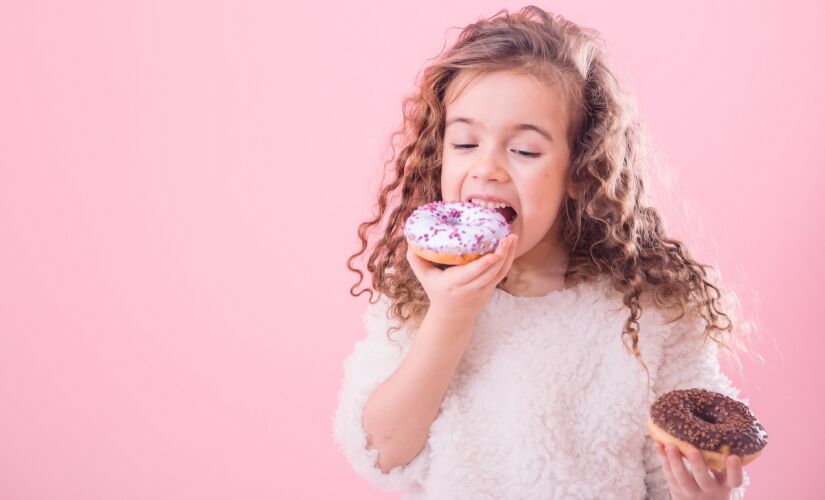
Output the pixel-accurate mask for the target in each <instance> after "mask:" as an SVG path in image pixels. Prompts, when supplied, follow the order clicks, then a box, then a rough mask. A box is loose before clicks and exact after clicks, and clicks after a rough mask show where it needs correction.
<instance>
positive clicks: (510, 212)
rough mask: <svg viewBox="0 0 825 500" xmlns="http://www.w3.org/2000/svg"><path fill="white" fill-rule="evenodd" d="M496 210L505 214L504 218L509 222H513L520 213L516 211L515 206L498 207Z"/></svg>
mask: <svg viewBox="0 0 825 500" xmlns="http://www.w3.org/2000/svg"><path fill="white" fill-rule="evenodd" d="M496 211H497V212H498V213H500V214H501V215H503V216H504V219H505V220H507V224H512V223H513V221H514V220H516V217H517V216H518V213H516V211H515V210H514V209H513V207H503V208H497V209H496Z"/></svg>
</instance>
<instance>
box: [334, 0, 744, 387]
mask: <svg viewBox="0 0 825 500" xmlns="http://www.w3.org/2000/svg"><path fill="white" fill-rule="evenodd" d="M499 70H512V71H517V72H527V73H529V74H532V75H534V76H536V77H538V78H540V79H541V81H546V82H548V83H551V84H553V85H555V86H556V87H555V88H557V89H558V90H559V93H560V94H561V95H562V96H563V98H564V105H565V111H566V112H567V116H568V119H569V126H568V130H569V131H570V133H569V134H568V142H569V146H570V151H571V156H570V165H569V168H568V170H567V174H566V175H567V181H568V183H570V184H571V186H572V188H573V189H574V191H575V193H576V195H575V196H573V197H569V196H568V197H567V198H566V199H565V200H564V203H563V207H562V211H561V212H560V214H559V216H560V217H563V227H562V242H563V245H564V248H565V250H566V252H567V254H568V267H567V270H566V272H565V275H564V279H565V283H566V285H567V286H572V285H575V284H576V283H580V282H583V281H589V280H592V279H594V278H597V277H602V276H609V278H610V285H611V286H612V288H613V289H615V290H616V291H618V292H619V294H620V295H622V296H623V305H624V306H625V307H627V309H629V315H628V317H627V320H626V321H625V323H624V328H623V330H622V341H623V344H624V347H625V348H626V349H628V350H629V351H630V352H631V353H632V354H633V355H634V356H635V357H636V358H637V359H638V361H639V362H640V363H641V364H642V367H643V368H644V370H645V372H646V373H647V374H648V386H649V381H650V378H649V371H648V368H647V366H646V365H645V363H644V361H642V359H641V355H640V353H639V349H638V343H639V318H640V317H641V314H642V309H643V306H646V305H655V306H656V307H658V308H661V309H662V310H666V311H670V312H673V313H674V314H675V311H677V310H678V314H675V315H674V314H668V315H667V316H666V317H667V318H669V319H670V321H669V322H672V321H676V320H679V319H681V318H682V317H683V316H684V315H685V313H686V312H688V311H691V312H693V313H694V314H700V315H701V316H702V318H704V323H705V331H704V334H705V336H706V339H707V338H711V339H712V340H713V341H715V342H716V343H717V344H720V345H722V346H723V347H725V348H727V349H728V350H730V348H729V346H728V345H727V343H726V342H725V340H724V338H723V337H724V336H725V334H726V333H727V334H730V335H732V330H733V321H732V319H731V318H732V315H729V314H728V313H726V312H724V310H723V309H724V307H723V303H722V300H721V297H722V295H721V292H720V288H719V287H717V286H716V285H715V284H714V283H713V281H714V280H713V278H711V277H709V276H708V270H711V271H712V270H713V268H712V267H711V266H708V265H703V264H700V263H698V262H697V261H696V260H695V259H693V258H692V257H691V255H690V253H689V252H688V250H687V249H686V248H685V246H684V244H683V243H682V242H681V241H679V240H676V239H673V238H670V237H668V236H667V235H666V233H665V230H664V226H663V221H662V218H661V216H660V215H659V213H658V212H657V210H656V209H654V208H652V207H651V206H648V205H649V203H648V202H647V197H646V196H645V190H644V182H643V179H642V168H643V166H644V163H645V161H646V159H647V157H646V153H647V152H648V150H649V149H650V147H649V142H648V140H647V137H646V135H645V133H644V131H643V130H642V128H641V126H640V124H639V121H638V119H637V112H636V109H635V105H634V103H633V101H632V100H631V99H630V98H629V97H628V96H627V95H626V94H625V92H624V91H623V90H622V89H621V88H620V86H619V84H618V81H617V78H616V77H615V76H614V74H613V73H612V72H611V70H610V69H609V68H608V66H607V62H606V54H605V49H604V46H603V42H602V41H601V38H600V34H599V33H598V32H596V31H594V30H591V29H588V28H582V27H580V26H578V25H577V24H575V23H573V22H571V21H568V20H566V19H564V18H563V17H561V16H559V15H553V14H550V13H548V12H546V11H544V10H542V9H540V8H538V7H536V6H533V5H530V6H527V7H524V8H522V9H521V10H520V11H518V12H517V13H512V14H511V13H509V12H508V11H507V10H506V9H503V10H501V11H499V12H498V13H496V14H495V15H493V16H491V17H489V18H487V19H483V18H482V19H480V20H479V21H477V22H475V23H472V24H469V25H468V26H466V27H465V28H464V29H463V30H462V31H461V33H460V34H459V36H458V39H457V40H456V42H455V43H454V45H453V46H452V47H451V48H450V49H449V50H447V51H446V52H444V51H443V49H442V53H441V54H439V57H437V58H435V60H434V61H433V62H432V64H430V65H428V66H427V67H426V68H425V69H424V71H423V78H422V79H421V80H420V82H418V83H417V85H416V86H417V89H416V92H414V93H412V94H410V95H408V96H406V97H405V98H404V100H403V103H402V109H403V115H404V120H403V124H402V127H401V128H400V129H399V130H397V131H395V132H394V133H393V134H392V136H391V141H390V142H391V147H392V158H391V159H390V160H389V161H387V163H386V164H385V167H386V166H387V165H389V164H391V163H393V162H394V165H395V168H394V177H393V178H392V179H391V180H390V181H389V182H386V177H387V173H388V171H389V168H385V169H384V173H383V175H382V179H381V186H382V187H380V189H379V194H378V201H377V204H376V206H374V216H373V218H371V219H370V220H367V221H366V222H363V223H361V224H360V225H359V227H358V237H359V239H360V241H361V248H360V250H359V251H358V252H356V253H355V254H353V255H351V256H350V257H349V258H348V260H347V267H348V268H349V270H351V271H353V272H355V273H357V274H358V276H359V279H358V281H357V282H356V283H355V285H353V286H352V287H351V289H350V293H351V294H352V295H353V296H359V295H361V294H362V293H364V292H365V291H369V293H370V302H371V303H374V301H373V294H372V290H371V289H369V288H364V289H361V290H360V291H358V293H356V292H355V289H356V288H357V287H358V286H359V285H361V283H362V281H363V279H364V274H363V273H362V271H361V270H359V269H357V268H355V267H353V265H352V263H353V260H354V259H356V258H358V257H360V256H361V255H363V254H364V253H365V252H366V251H367V248H368V247H371V253H370V254H369V259H368V260H367V264H366V268H367V271H368V272H369V273H370V275H371V276H372V288H373V289H374V290H376V291H378V292H380V293H382V294H385V295H386V296H387V297H388V298H389V299H390V300H391V303H392V305H391V307H390V312H391V314H392V316H393V317H394V318H396V319H397V320H400V321H402V322H407V321H411V322H412V323H413V324H415V325H417V326H420V324H421V321H422V320H423V317H424V315H425V314H426V311H427V308H428V305H429V302H428V298H427V295H426V293H425V292H424V289H423V287H422V286H421V284H420V283H419V282H418V280H417V278H416V276H415V274H414V273H413V272H412V270H411V268H410V266H409V263H408V262H407V260H406V249H407V248H406V240H405V238H404V234H403V222H404V221H405V220H406V218H407V216H409V215H410V213H411V212H412V211H413V210H414V209H415V208H417V207H418V206H419V205H422V204H425V203H429V202H432V201H438V200H441V191H440V178H441V155H442V147H443V142H442V140H443V135H444V117H445V113H446V103H448V102H450V96H451V95H453V94H454V92H453V91H452V90H450V91H449V92H448V86H449V84H450V83H451V82H453V81H454V80H456V76H457V75H458V74H459V72H465V73H466V74H471V75H482V74H486V73H490V72H493V71H499ZM459 92H460V91H459ZM397 138H400V139H401V144H400V145H399V146H400V153H398V155H397V157H396V154H395V151H396V145H395V139H397ZM385 218H386V220H384V219H385ZM382 221H383V222H384V223H383V224H382ZM375 233H381V234H380V237H379V238H378V240H377V241H376V242H374V244H373V245H369V243H370V242H371V240H372V238H371V236H372V235H373V234H375ZM376 300H377V299H376ZM395 329H396V330H397V329H398V328H395ZM391 330H392V329H391ZM388 336H389V333H388ZM628 340H629V342H630V346H629V347H628V342H627V341H628Z"/></svg>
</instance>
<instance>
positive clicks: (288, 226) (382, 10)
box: [0, 0, 825, 500]
mask: <svg viewBox="0 0 825 500" xmlns="http://www.w3.org/2000/svg"><path fill="white" fill-rule="evenodd" d="M69 4H70V2H31V1H23V0H20V1H6V2H4V3H3V7H2V9H0V68H2V75H0V342H1V344H0V404H1V405H2V410H0V498H2V499H4V500H5V499H15V500H27V499H38V500H39V499H43V500H46V499H57V498H60V499H65V500H74V499H90V498H116V499H145V498H160V499H230V498H232V499H234V498H245V499H264V498H359V499H369V498H396V497H397V495H392V494H386V493H381V492H376V491H373V490H372V489H371V488H370V487H369V486H368V485H367V484H366V483H364V482H363V481H362V480H361V479H360V478H358V477H357V476H355V475H354V473H353V472H352V471H351V469H350V468H349V465H348V463H347V462H345V460H344V458H343V456H342V455H341V454H340V453H339V452H338V450H337V449H336V448H335V446H334V444H333V442H332V438H331V415H332V412H333V410H334V409H335V406H336V404H337V401H336V396H337V390H338V387H339V384H340V377H341V375H342V367H341V362H342V360H343V358H344V357H345V356H347V355H348V354H349V352H350V351H351V349H352V345H353V342H354V341H355V340H357V339H360V338H361V337H362V336H363V335H364V332H363V331H362V329H361V323H360V314H361V312H362V311H363V309H364V307H365V306H366V299H365V297H364V296H362V297H359V298H358V299H353V298H351V297H350V296H349V293H348V290H349V286H350V285H351V284H352V283H353V281H354V275H353V274H351V273H349V272H348V271H347V270H346V268H345V265H344V264H345V260H346V257H347V256H348V255H349V254H351V253H352V252H353V251H354V250H355V249H356V241H355V229H356V225H357V223H358V222H360V221H361V220H362V219H363V218H364V217H365V216H366V215H367V214H368V213H369V210H370V208H371V203H372V199H371V192H372V190H373V189H375V187H376V184H377V181H378V177H377V169H378V168H379V167H380V165H381V162H382V160H383V159H384V154H385V145H386V139H387V137H388V136H389V134H390V133H391V132H392V130H394V129H395V127H396V126H397V125H398V124H399V120H400V116H401V115H400V112H401V109H400V102H401V98H402V97H403V95H405V94H406V93H408V92H410V91H412V89H413V83H414V79H415V77H416V75H417V74H418V72H419V71H420V70H421V69H422V68H423V66H424V64H425V60H426V59H427V58H430V57H433V56H435V55H436V54H437V53H438V51H439V50H440V49H441V47H442V45H443V43H444V40H445V36H446V37H448V38H449V39H452V37H453V36H454V35H455V34H457V32H458V30H457V29H452V30H450V29H449V28H450V27H451V26H456V27H459V26H463V25H466V24H467V23H470V22H472V21H474V20H476V19H477V18H478V17H479V16H482V15H483V16H487V15H491V14H493V13H494V12H495V11H497V10H498V9H499V8H502V7H508V8H511V9H517V8H519V7H521V6H522V5H523V4H518V3H509V2H505V3H501V2H489V1H479V0H472V1H468V0H465V1H461V2H452V3H450V4H449V5H446V6H445V5H444V4H443V3H442V2H436V1H425V2H416V4H415V5H409V4H408V3H406V2H405V3H400V2H399V3H397V4H395V5H388V4H386V3H384V2H378V1H375V2H369V3H367V2H361V3H355V4H354V3H352V2H326V3H323V4H319V5H315V4H312V3H306V4H304V5H300V4H299V3H292V4H291V5H288V6H282V5H278V3H277V2H271V1H256V2H239V1H232V2H229V1H225V2H222V3H217V2H196V1H174V2H172V1H168V0H167V1H140V2H137V1H136V2H103V1H100V2H72V4H73V5H69ZM542 6H543V7H545V8H549V9H553V10H555V11H558V12H560V13H561V14H563V15H565V16H566V17H568V18H570V19H571V20H573V21H576V22H579V23H581V24H583V25H585V26H589V27H593V28H596V29H598V30H600V31H601V32H602V33H603V35H604V38H605V39H606V40H607V43H608V50H609V53H610V55H611V57H612V60H613V64H614V67H615V68H616V70H617V73H618V74H619V75H620V77H621V78H622V79H623V82H624V83H625V85H626V86H627V87H628V88H629V89H630V91H631V92H632V93H633V94H634V95H636V96H637V99H638V101H639V103H640V110H641V112H642V118H643V120H644V121H645V124H646V125H647V126H648V128H649V130H650V131H651V134H652V135H653V137H654V140H655V141H656V145H657V146H658V147H659V155H660V157H661V158H662V159H663V160H664V161H665V162H666V163H667V164H669V165H670V166H671V167H672V169H673V171H674V172H675V173H674V176H678V177H677V178H678V191H677V192H678V193H679V194H680V196H681V198H678V199H676V200H671V201H672V203H669V204H668V205H662V207H661V210H662V211H663V212H664V214H665V217H666V221H667V222H668V226H667V227H668V230H669V232H670V233H671V234H673V235H674V236H677V237H682V238H686V239H688V241H689V244H690V247H689V248H690V249H691V251H692V253H693V254H694V255H695V256H697V257H698V258H699V259H700V260H703V261H706V262H709V263H712V264H714V265H716V266H717V267H719V268H720V269H721V271H722V275H723V277H724V278H725V282H726V283H727V284H729V285H730V286H733V287H734V288H735V290H737V291H738V292H739V293H740V295H741V298H742V301H743V303H744V306H745V307H746V310H747V311H748V312H749V314H750V315H751V319H753V320H755V321H758V329H757V332H756V333H757V334H758V336H759V338H758V339H757V341H756V342H754V343H753V344H752V347H753V348H755V349H756V350H757V351H758V352H760V353H761V354H762V356H763V357H764V359H765V361H764V362H760V361H759V360H756V359H752V358H748V357H745V358H744V363H745V367H744V369H745V375H746V378H745V379H742V378H741V377H739V376H738V375H737V374H736V373H735V372H734V371H733V370H732V369H730V370H728V372H729V373H730V374H731V378H732V379H733V380H734V382H735V383H736V384H737V385H739V386H740V387H741V388H742V390H743V395H744V396H746V397H749V398H750V400H751V406H752V408H753V409H754V411H755V412H756V414H757V415H758V416H759V417H760V419H761V420H762V422H763V424H764V425H765V426H766V428H767V429H768V432H769V434H770V438H771V441H770V444H769V447H768V448H767V449H766V453H765V454H764V455H763V457H761V458H760V459H759V460H758V461H756V462H755V463H753V464H752V465H750V466H748V467H749V468H748V471H749V474H750V475H751V478H752V481H753V484H752V486H751V488H750V489H749V492H748V498H750V499H753V500H757V499H769V498H780V495H782V497H784V498H811V497H812V496H813V495H814V494H815V492H816V491H817V490H815V487H816V486H817V485H818V484H819V479H818V478H817V474H820V473H821V471H820V466H819V465H821V455H820V454H819V452H820V450H821V449H822V448H823V445H825V443H824V442H823V437H824V436H825V433H823V427H822V422H821V417H822V415H823V401H822V397H821V396H820V395H819V394H822V389H821V387H820V386H821V384H822V380H823V376H825V368H823V366H825V363H823V362H822V351H823V348H825V341H824V340H823V335H822V334H823V328H822V320H821V316H820V315H821V313H822V311H823V301H822V298H821V297H822V295H821V292H820V290H821V284H822V282H823V278H825V276H823V271H822V264H821V260H820V259H821V258H822V255H823V241H824V238H823V237H824V236H825V235H823V225H822V222H821V219H820V217H819V216H818V213H819V212H821V211H822V209H823V208H825V207H823V201H822V197H821V195H820V190H821V186H822V184H823V180H825V175H823V167H825V161H823V160H825V155H824V154H823V152H822V149H821V142H822V130H823V128H822V116H823V112H825V103H824V102H823V92H822V89H823V88H824V87H825V81H824V80H825V78H823V70H822V67H821V64H820V63H819V62H820V61H821V51H822V48H823V35H822V33H823V30H822V23H823V20H824V19H823V17H824V16H823V9H822V7H821V6H819V5H818V4H817V3H815V2H812V1H811V2H795V4H794V6H793V7H792V8H791V7H788V5H787V4H785V3H781V2H759V3H756V2H751V1H737V2H715V1H705V2H684V3H682V5H678V6H677V5H676V4H674V3H671V2H653V1H651V2H621V3H617V2H582V1H575V2H553V3H549V2H547V3H544V4H542ZM682 202H684V203H685V204H686V205H684V206H686V207H687V212H686V211H685V210H684V209H683V205H682ZM689 216H690V221H689V223H688V218H689ZM814 393H816V394H817V395H814Z"/></svg>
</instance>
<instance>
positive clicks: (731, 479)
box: [725, 455, 743, 488]
mask: <svg viewBox="0 0 825 500" xmlns="http://www.w3.org/2000/svg"><path fill="white" fill-rule="evenodd" d="M725 472H726V474H727V478H726V483H725V484H727V486H728V488H738V487H740V486H742V475H743V472H742V459H740V458H739V457H738V456H737V455H729V456H728V463H727V468H726V469H725Z"/></svg>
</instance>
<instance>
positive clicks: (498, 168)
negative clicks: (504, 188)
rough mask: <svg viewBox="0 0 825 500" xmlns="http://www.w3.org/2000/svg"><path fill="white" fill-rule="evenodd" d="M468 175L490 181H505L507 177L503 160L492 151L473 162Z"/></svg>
mask: <svg viewBox="0 0 825 500" xmlns="http://www.w3.org/2000/svg"><path fill="white" fill-rule="evenodd" d="M470 176H471V177H472V178H473V179H479V180H482V181H488V180H489V181H492V182H505V181H506V180H507V178H508V175H507V169H506V168H505V167H504V163H503V160H502V159H501V158H499V157H498V155H497V153H496V152H494V151H493V152H489V153H487V154H486V155H483V156H482V157H480V158H479V159H478V161H476V162H475V163H474V164H473V167H472V168H471V169H470Z"/></svg>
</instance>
